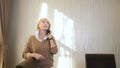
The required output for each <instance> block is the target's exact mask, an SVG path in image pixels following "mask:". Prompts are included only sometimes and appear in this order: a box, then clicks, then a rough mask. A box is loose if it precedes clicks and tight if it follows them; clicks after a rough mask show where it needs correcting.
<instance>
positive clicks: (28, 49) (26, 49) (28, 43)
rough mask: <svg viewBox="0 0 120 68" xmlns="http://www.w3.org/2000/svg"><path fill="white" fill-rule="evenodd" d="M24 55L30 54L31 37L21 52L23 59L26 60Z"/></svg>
mask: <svg viewBox="0 0 120 68" xmlns="http://www.w3.org/2000/svg"><path fill="white" fill-rule="evenodd" d="M26 53H32V48H31V37H30V38H29V39H28V41H27V43H26V45H25V48H24V50H23V53H22V57H23V58H24V59H26V58H27V57H26Z"/></svg>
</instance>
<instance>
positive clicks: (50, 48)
mask: <svg viewBox="0 0 120 68" xmlns="http://www.w3.org/2000/svg"><path fill="white" fill-rule="evenodd" d="M37 29H38V31H37V32H36V33H35V35H32V36H31V37H30V38H29V40H28V42H27V44H26V47H25V49H24V51H23V54H22V56H23V58H25V59H27V58H34V59H35V64H36V68H51V67H52V66H53V55H54V54H56V53H57V51H58V48H57V45H56V42H55V39H54V37H53V36H52V35H51V33H50V22H49V21H48V19H46V18H42V19H40V21H39V23H38V25H37Z"/></svg>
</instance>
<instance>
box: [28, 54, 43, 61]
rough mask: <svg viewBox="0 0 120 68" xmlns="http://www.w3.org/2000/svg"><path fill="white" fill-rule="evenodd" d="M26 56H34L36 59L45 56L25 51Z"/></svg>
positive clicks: (41, 58)
mask: <svg viewBox="0 0 120 68" xmlns="http://www.w3.org/2000/svg"><path fill="white" fill-rule="evenodd" d="M27 57H28V58H29V57H33V58H35V59H36V60H44V59H45V57H44V56H43V55H41V54H37V53H27Z"/></svg>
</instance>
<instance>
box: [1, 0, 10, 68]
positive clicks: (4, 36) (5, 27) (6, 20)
mask: <svg viewBox="0 0 120 68" xmlns="http://www.w3.org/2000/svg"><path fill="white" fill-rule="evenodd" d="M11 7H12V0H0V68H7V62H6V61H7V49H8V47H7V46H8V40H9V25H10V18H11V10H12V9H11Z"/></svg>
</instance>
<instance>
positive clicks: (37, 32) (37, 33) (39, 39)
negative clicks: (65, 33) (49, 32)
mask: <svg viewBox="0 0 120 68" xmlns="http://www.w3.org/2000/svg"><path fill="white" fill-rule="evenodd" d="M38 36H39V31H36V32H35V37H36V38H37V40H38V41H40V42H42V41H43V40H46V39H47V36H45V37H44V39H43V40H42V39H41V38H39V37H38Z"/></svg>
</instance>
